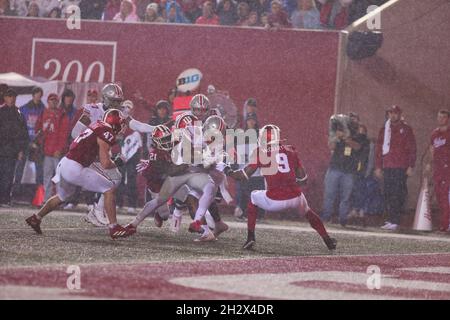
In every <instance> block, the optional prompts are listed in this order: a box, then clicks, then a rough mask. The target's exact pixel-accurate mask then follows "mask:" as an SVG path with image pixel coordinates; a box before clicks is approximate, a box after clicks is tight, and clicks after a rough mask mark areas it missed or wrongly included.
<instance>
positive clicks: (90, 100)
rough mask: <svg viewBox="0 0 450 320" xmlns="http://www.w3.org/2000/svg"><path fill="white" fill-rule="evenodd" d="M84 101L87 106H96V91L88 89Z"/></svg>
mask: <svg viewBox="0 0 450 320" xmlns="http://www.w3.org/2000/svg"><path fill="white" fill-rule="evenodd" d="M86 100H87V104H96V103H97V102H98V91H97V90H96V89H89V90H88V92H87V99H86Z"/></svg>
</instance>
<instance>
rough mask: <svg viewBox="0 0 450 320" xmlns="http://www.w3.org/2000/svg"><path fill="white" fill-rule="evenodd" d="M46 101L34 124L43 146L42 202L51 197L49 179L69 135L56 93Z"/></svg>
mask: <svg viewBox="0 0 450 320" xmlns="http://www.w3.org/2000/svg"><path fill="white" fill-rule="evenodd" d="M47 101H48V106H47V108H46V109H45V110H44V112H43V113H42V116H41V118H40V119H39V120H38V123H37V124H36V133H39V138H40V140H41V143H42V145H43V146H44V190H45V198H44V202H45V201H47V200H48V199H49V198H50V197H51V196H52V195H53V185H52V182H51V179H52V177H53V176H54V174H55V170H56V167H57V165H58V163H59V160H60V159H61V157H62V156H63V155H64V152H65V151H66V148H67V146H66V144H67V135H68V134H69V127H68V125H69V124H68V123H67V122H65V121H61V120H62V117H63V110H61V109H60V108H58V104H59V98H58V95H57V94H56V93H51V94H49V96H48V98H47Z"/></svg>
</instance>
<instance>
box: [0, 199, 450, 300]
mask: <svg viewBox="0 0 450 320" xmlns="http://www.w3.org/2000/svg"><path fill="white" fill-rule="evenodd" d="M34 212H35V210H31V209H29V208H14V209H3V208H2V209H0V231H1V233H0V299H16V298H30V299H40V298H49V299H78V298H82V299H86V298H95V299H99V298H100V299H111V298H112V299H398V298H400V299H404V298H407V299H415V298H419V299H450V237H448V236H446V235H443V234H441V233H430V234H420V233H418V234H400V233H386V232H381V231H379V230H377V229H370V228H368V229H367V230H359V229H357V228H354V229H351V228H347V229H343V228H337V227H333V226H329V230H330V233H331V234H332V235H333V236H334V237H335V238H337V239H338V249H337V250H336V251H335V252H330V251H328V250H327V249H326V247H325V245H324V244H323V242H322V240H321V239H320V237H319V236H318V235H317V234H316V233H315V232H314V230H312V229H311V228H310V227H309V225H307V224H305V223H297V222H286V221H274V220H269V221H268V222H267V223H264V224H258V225H257V248H256V250H255V251H244V250H242V249H241V246H242V244H243V242H244V240H245V236H246V224H245V223H242V222H235V221H232V220H230V221H227V223H229V225H230V231H228V232H226V233H224V234H223V235H222V236H221V237H220V239H219V240H218V241H216V242H214V243H201V244H199V243H194V242H193V239H194V238H195V235H193V234H190V233H188V232H187V223H188V220H189V219H188V217H184V219H183V226H182V229H181V231H180V232H179V233H178V234H174V233H172V232H171V231H170V230H169V228H168V226H166V225H165V226H163V228H161V229H158V228H156V227H154V226H153V221H152V219H148V220H146V221H145V222H144V223H143V225H142V227H141V228H140V229H139V230H138V233H137V234H136V235H135V236H133V237H131V238H128V239H123V240H115V241H113V240H111V239H110V238H109V237H108V236H107V232H106V229H102V228H95V227H92V226H91V225H89V224H87V223H86V222H84V221H83V220H82V216H83V214H82V213H78V212H62V211H58V212H55V213H52V214H51V215H50V216H49V217H48V219H46V220H44V222H43V224H42V230H43V232H44V234H43V235H41V236H39V235H36V234H34V232H33V231H32V230H31V228H29V227H28V226H27V225H26V224H25V222H24V219H25V218H26V217H27V216H29V215H31V214H32V213H34ZM130 220H131V217H130V216H124V215H119V222H120V223H122V224H125V223H127V222H129V221H130ZM73 265H75V266H78V267H79V268H80V271H81V273H80V284H81V286H80V287H81V288H80V290H69V289H67V279H68V277H69V276H70V274H68V273H67V272H66V271H67V268H68V266H73ZM374 267H375V268H378V269H377V270H379V271H380V279H381V287H380V289H373V288H372V289H373V290H372V289H371V288H369V286H368V284H367V281H368V278H369V277H370V274H367V270H368V268H369V269H370V268H374ZM370 270H372V269H370Z"/></svg>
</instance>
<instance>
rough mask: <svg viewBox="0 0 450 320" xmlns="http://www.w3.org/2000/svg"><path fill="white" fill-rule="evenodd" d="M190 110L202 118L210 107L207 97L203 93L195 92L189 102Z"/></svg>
mask: <svg viewBox="0 0 450 320" xmlns="http://www.w3.org/2000/svg"><path fill="white" fill-rule="evenodd" d="M189 106H190V107H191V112H192V114H193V115H195V116H196V117H198V118H200V119H203V118H204V117H205V116H206V115H207V114H208V112H209V109H210V108H211V106H210V103H209V99H208V98H207V97H206V96H205V95H204V94H196V95H195V96H193V97H192V100H191V102H190V103H189Z"/></svg>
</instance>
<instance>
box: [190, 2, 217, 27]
mask: <svg viewBox="0 0 450 320" xmlns="http://www.w3.org/2000/svg"><path fill="white" fill-rule="evenodd" d="M195 24H207V25H219V17H218V16H217V15H216V14H214V11H213V5H212V2H211V1H205V2H204V3H203V14H202V15H201V16H200V17H198V19H197V20H196V21H195Z"/></svg>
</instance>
